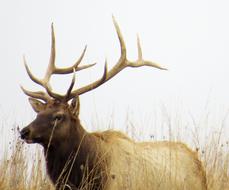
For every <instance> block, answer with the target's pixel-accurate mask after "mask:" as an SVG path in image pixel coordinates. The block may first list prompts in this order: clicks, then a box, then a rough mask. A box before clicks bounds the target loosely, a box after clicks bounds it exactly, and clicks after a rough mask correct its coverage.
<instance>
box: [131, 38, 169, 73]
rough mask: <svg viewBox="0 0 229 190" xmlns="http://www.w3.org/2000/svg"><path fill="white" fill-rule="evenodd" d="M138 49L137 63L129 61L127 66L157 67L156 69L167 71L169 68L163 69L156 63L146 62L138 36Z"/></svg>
mask: <svg viewBox="0 0 229 190" xmlns="http://www.w3.org/2000/svg"><path fill="white" fill-rule="evenodd" d="M137 47H138V59H137V61H135V62H131V61H128V63H127V66H129V67H142V66H149V67H155V68H157V69H161V70H167V68H165V67H162V66H160V65H159V64H157V63H155V62H152V61H146V60H144V59H143V58H142V48H141V44H140V39H139V36H138V35H137Z"/></svg>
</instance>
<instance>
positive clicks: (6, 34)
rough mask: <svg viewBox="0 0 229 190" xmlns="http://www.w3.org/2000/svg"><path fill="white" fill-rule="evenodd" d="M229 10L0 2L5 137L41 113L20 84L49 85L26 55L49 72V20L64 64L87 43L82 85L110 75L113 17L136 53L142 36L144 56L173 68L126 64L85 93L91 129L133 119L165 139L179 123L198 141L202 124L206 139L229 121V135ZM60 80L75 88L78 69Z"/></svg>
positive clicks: (214, 4) (166, 0)
mask: <svg viewBox="0 0 229 190" xmlns="http://www.w3.org/2000/svg"><path fill="white" fill-rule="evenodd" d="M228 10H229V2H228V1H227V0H220V1H216V0H192V1H188V0H173V1H170V0H160V1H155V0H153V1H152V0H151V1H149V0H141V1H140V0H139V1H133V0H125V1H122V0H111V1H105V0H100V1H99V0H94V1H89V0H79V1H76V0H75V1H73V0H71V1H54V0H46V1H44V0H40V1H34V0H20V1H13V0H8V1H3V0H0V64H1V74H0V84H1V93H0V122H1V125H2V126H3V129H1V130H2V131H1V134H3V135H2V137H3V138H1V140H3V139H4V140H5V139H8V138H9V135H8V134H9V133H8V131H9V130H10V129H11V128H12V126H13V125H19V127H20V128H22V127H23V126H24V125H26V124H27V123H28V122H30V121H31V120H32V119H33V118H34V116H35V113H34V112H33V111H32V109H31V107H30V105H29V104H28V101H27V97H26V96H25V95H24V94H23V93H22V91H21V89H20V85H23V86H24V87H25V88H27V89H29V90H37V89H41V88H40V87H38V86H37V85H36V84H34V83H33V82H31V80H30V79H29V77H28V76H27V74H26V72H25V68H24V66H23V60H22V57H23V55H25V56H26V58H27V62H28V65H29V66H30V68H31V70H32V71H33V73H34V74H35V75H36V76H39V77H43V75H44V72H45V70H46V67H47V64H48V61H49V55H50V31H51V30H50V25H51V23H52V22H53V23H54V27H55V32H56V49H57V56H56V65H58V66H60V67H65V66H69V65H72V64H73V63H74V61H75V60H76V59H77V58H78V57H79V55H80V54H81V52H82V50H83V48H84V46H85V45H87V46H88V49H87V52H86V55H85V58H84V59H83V61H82V64H88V63H93V62H96V63H97V65H96V66H95V67H94V68H91V69H88V70H86V71H82V72H80V73H77V84H76V86H80V85H84V84H88V83H89V82H91V81H93V80H95V79H97V78H98V77H100V76H101V75H102V72H103V66H104V60H105V59H106V58H107V60H108V63H109V68H111V67H112V65H114V64H115V62H116V61H117V60H118V58H119V55H120V48H119V42H118V39H117V35H116V33H115V29H114V26H113V23H112V15H114V16H115V18H116V20H117V21H118V23H119V25H120V28H121V31H122V33H123V36H124V39H125V42H126V46H127V53H128V54H127V55H128V58H129V59H130V60H135V59H136V58H137V48H136V34H139V36H140V39H141V44H142V50H143V56H144V58H145V59H148V60H152V61H155V62H157V63H160V64H161V65H163V66H165V67H167V68H168V69H169V70H168V71H160V70H156V69H153V68H147V67H144V68H136V69H126V70H125V71H122V72H121V73H120V74H118V75H117V76H116V77H115V78H114V79H112V80H111V81H109V82H107V83H106V84H105V85H103V86H101V87H99V88H98V89H96V90H94V91H92V92H90V93H87V94H85V95H82V96H81V119H82V122H83V123H84V124H85V127H86V128H87V129H88V130H91V129H92V128H93V124H96V128H103V127H107V126H108V125H114V126H115V128H117V129H120V130H124V131H125V130H126V126H125V123H126V121H129V120H130V121H129V124H130V125H128V126H130V127H131V126H132V125H131V123H134V124H133V125H134V126H132V127H134V128H136V129H135V130H136V131H137V133H140V134H141V135H142V137H143V136H144V137H145V136H147V135H156V136H157V138H158V139H162V138H164V137H163V134H164V133H166V134H167V133H168V131H169V130H171V128H173V127H174V128H176V127H177V128H178V130H177V131H178V133H182V131H183V130H184V131H186V132H185V133H182V139H184V140H185V138H187V139H188V138H190V137H191V140H193V137H192V133H193V132H195V130H200V131H201V134H202V135H203V137H205V138H207V137H208V135H209V134H210V132H217V131H220V130H221V127H223V129H222V130H223V134H225V139H226V136H227V134H228V133H229V130H228V119H227V112H228V110H229V87H228V81H229V55H228V52H229V11H228ZM52 79H53V80H52V85H53V88H54V89H55V90H56V91H57V92H60V93H61V92H65V91H66V89H67V88H68V86H69V83H70V80H71V76H68V77H67V76H57V77H55V78H52ZM170 122H171V123H172V125H171V126H170V127H169V128H168V127H167V126H168V123H170ZM190 123H192V125H190ZM189 127H190V128H189ZM94 129H95V128H94ZM187 129H188V130H187ZM141 135H140V137H139V138H142V137H141Z"/></svg>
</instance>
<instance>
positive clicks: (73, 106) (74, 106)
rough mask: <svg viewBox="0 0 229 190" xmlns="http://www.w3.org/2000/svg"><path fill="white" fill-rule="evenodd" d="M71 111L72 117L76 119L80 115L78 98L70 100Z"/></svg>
mask: <svg viewBox="0 0 229 190" xmlns="http://www.w3.org/2000/svg"><path fill="white" fill-rule="evenodd" d="M70 108H71V111H72V113H73V115H74V116H76V117H78V116H79V113H80V100H79V96H76V97H74V98H73V99H72V102H71V105H70Z"/></svg>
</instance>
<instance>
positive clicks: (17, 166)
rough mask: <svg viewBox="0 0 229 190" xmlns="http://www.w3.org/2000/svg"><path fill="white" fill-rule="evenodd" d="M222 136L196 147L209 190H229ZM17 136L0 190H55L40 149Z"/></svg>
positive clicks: (0, 167) (4, 158)
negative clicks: (203, 167)
mask: <svg viewBox="0 0 229 190" xmlns="http://www.w3.org/2000/svg"><path fill="white" fill-rule="evenodd" d="M196 136H198V135H197V134H196ZM221 136H222V133H219V134H218V135H212V136H211V137H209V138H208V141H207V142H206V144H205V145H204V146H202V148H197V151H198V153H199V156H200V158H201V160H202V161H203V164H204V166H205V168H206V172H207V182H208V189H209V190H228V189H229V142H228V141H226V142H224V143H222V142H221V141H220V138H221ZM14 137H15V138H14V139H13V141H12V142H11V143H10V144H9V145H8V146H7V147H6V148H5V151H2V150H0V151H1V152H0V153H1V154H0V155H1V157H0V189H1V190H12V189H14V190H54V187H53V186H52V184H51V182H50V181H49V179H48V177H47V175H46V172H45V167H44V160H43V153H42V150H41V148H38V147H34V145H33V147H32V148H31V146H28V145H25V144H24V143H23V142H21V141H20V139H19V138H18V132H17V129H16V128H15V129H14ZM28 147H30V148H28ZM31 149H33V150H31ZM84 189H85V188H84ZM85 190H86V189H85Z"/></svg>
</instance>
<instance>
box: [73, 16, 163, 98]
mask: <svg viewBox="0 0 229 190" xmlns="http://www.w3.org/2000/svg"><path fill="white" fill-rule="evenodd" d="M113 23H114V26H115V30H116V33H117V36H118V39H119V44H120V48H121V55H120V58H119V60H118V62H117V63H116V64H115V65H114V66H113V68H112V69H111V70H110V71H108V72H107V64H105V69H104V74H103V76H102V78H100V79H98V80H96V81H95V82H93V83H91V84H89V85H87V86H84V87H82V88H80V89H77V90H74V91H73V92H72V93H71V96H70V97H71V98H72V97H74V96H78V95H80V94H83V93H85V92H88V91H90V90H93V89H95V88H97V87H99V86H100V85H102V84H103V83H105V82H106V81H108V80H110V79H111V78H112V77H114V76H115V75H116V74H117V73H119V72H120V71H121V70H123V69H124V68H125V67H141V66H150V67H155V68H158V69H162V70H166V68H164V67H161V66H160V65H158V64H156V63H153V62H151V61H145V60H144V59H143V58H142V50H141V46H140V40H139V38H138V39H137V46H138V60H137V61H135V62H131V61H129V60H128V59H127V57H126V45H125V42H124V39H123V36H122V33H121V30H120V28H119V25H118V23H117V22H116V20H115V18H114V16H113Z"/></svg>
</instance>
